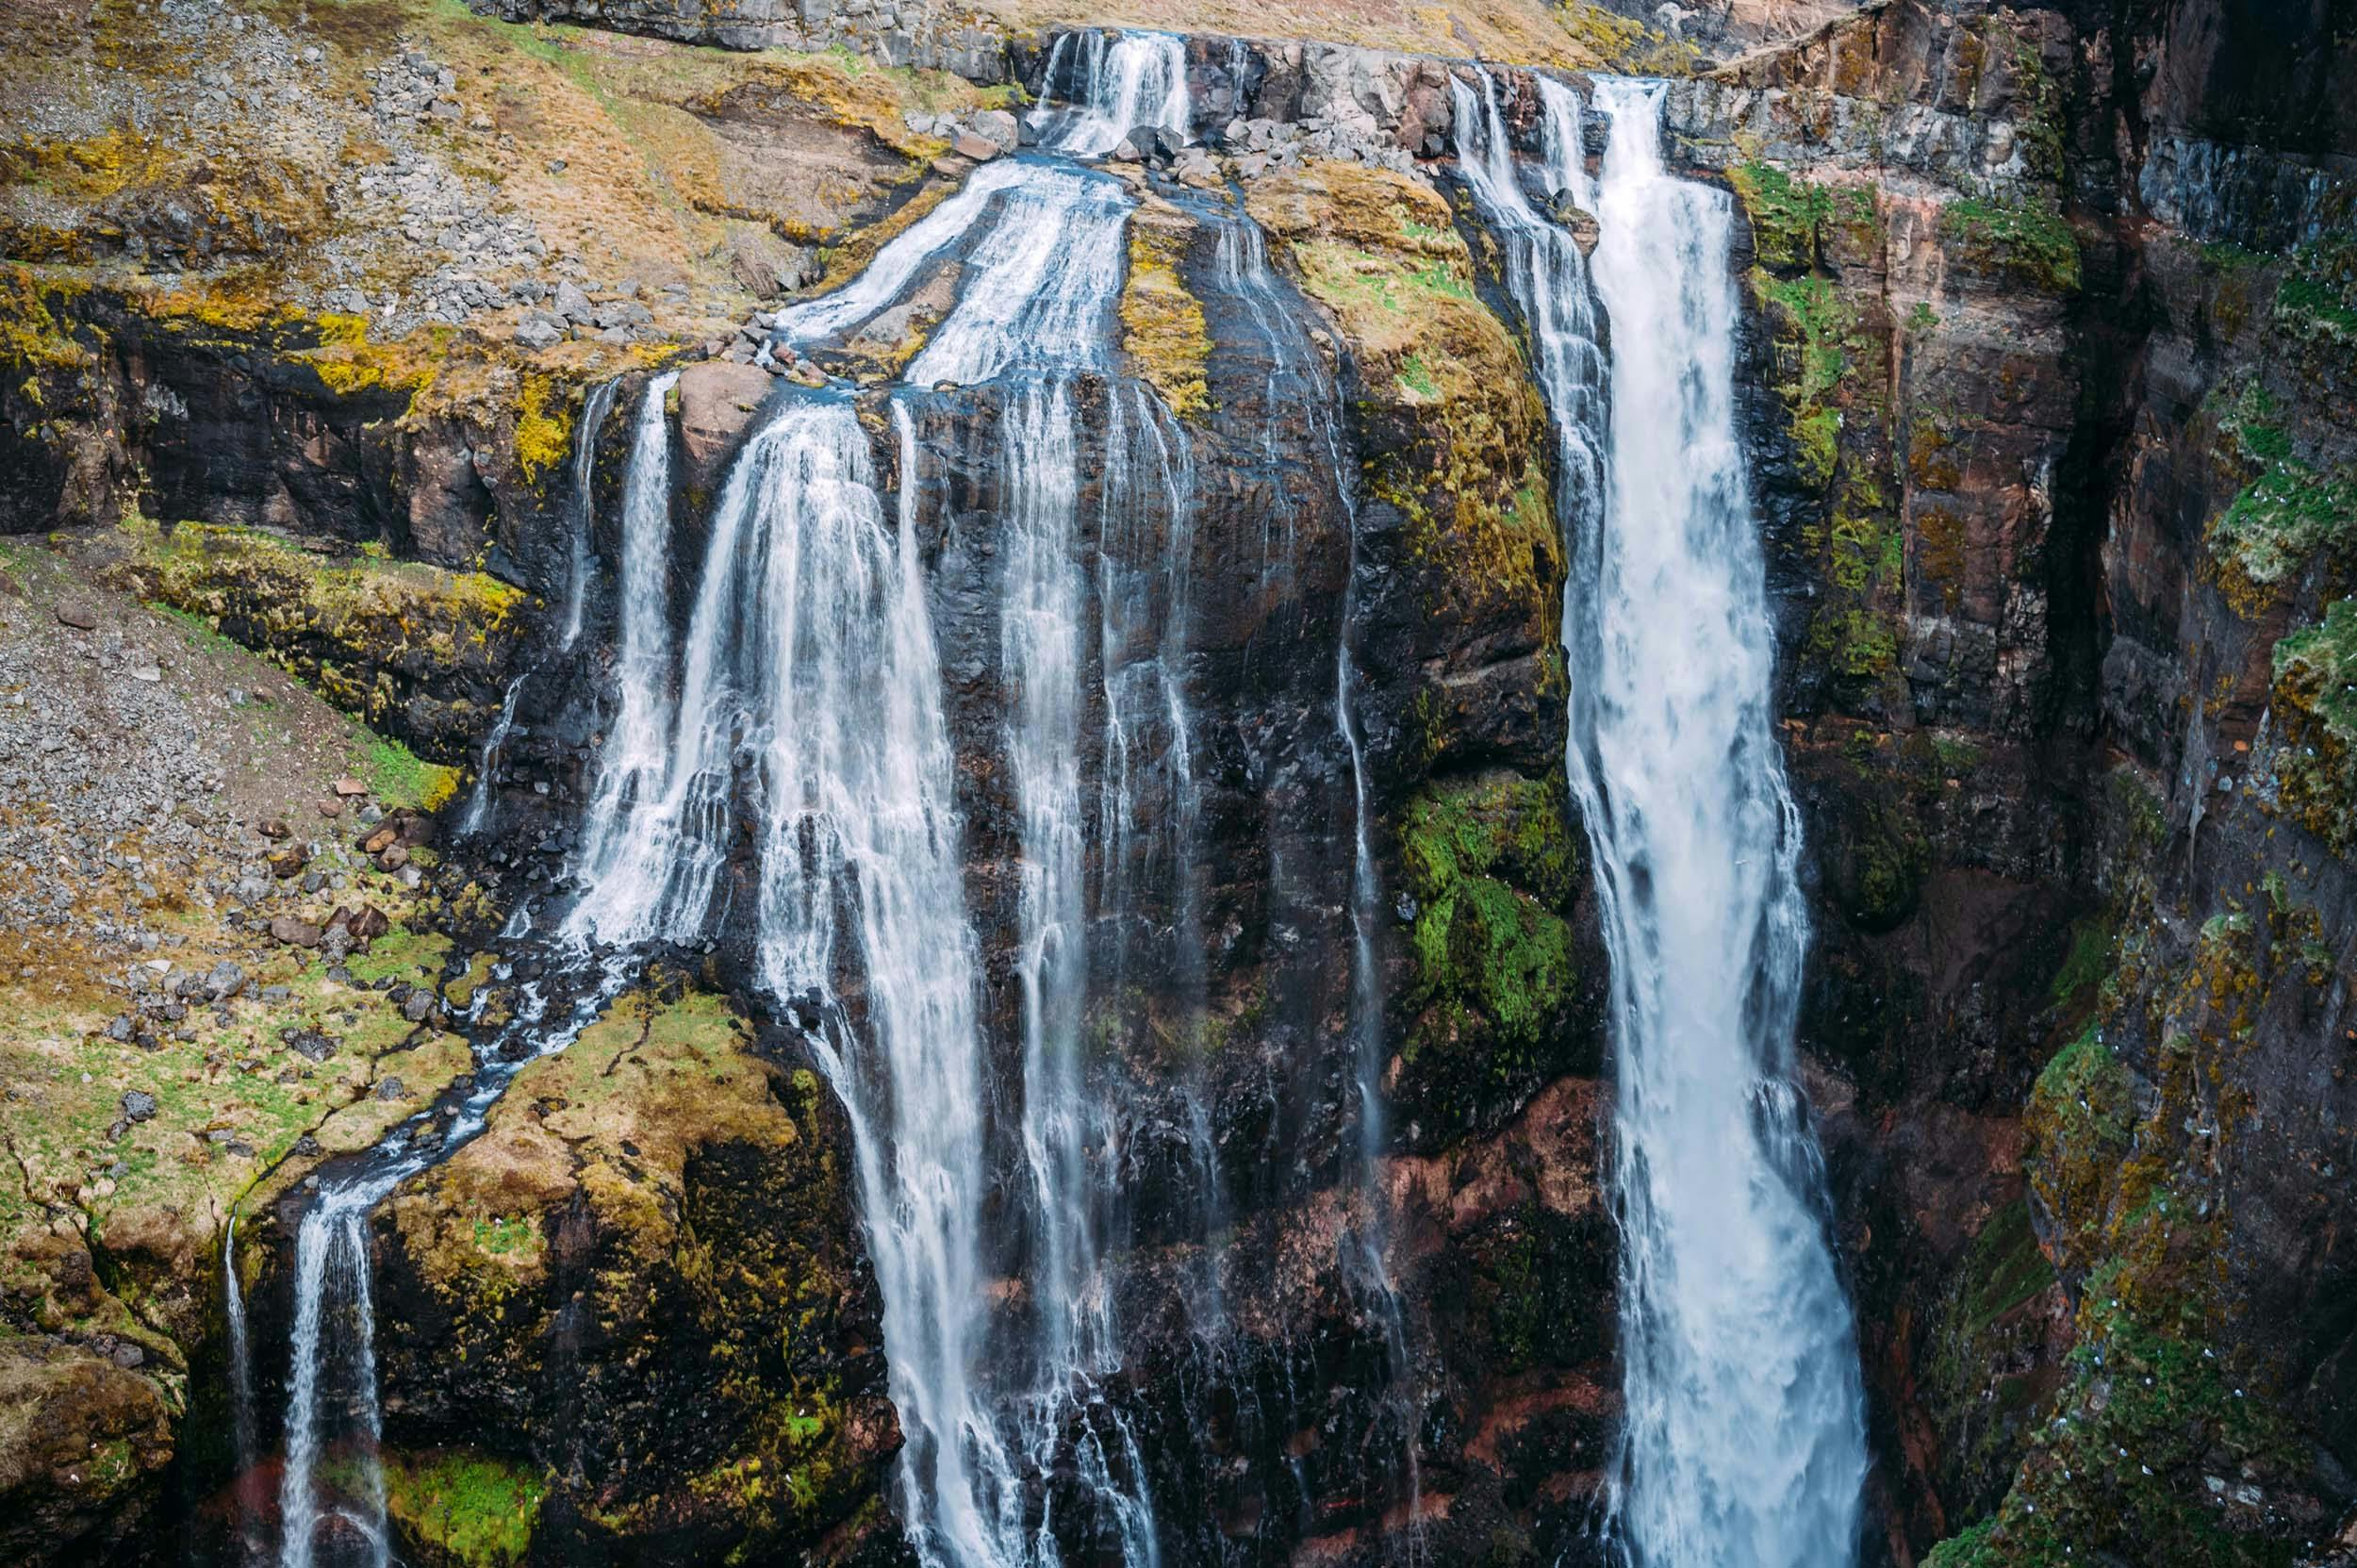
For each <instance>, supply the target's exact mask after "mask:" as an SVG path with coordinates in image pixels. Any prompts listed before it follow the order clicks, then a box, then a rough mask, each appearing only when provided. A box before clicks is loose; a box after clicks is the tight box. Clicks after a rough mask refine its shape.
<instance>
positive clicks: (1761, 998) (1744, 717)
mask: <svg viewBox="0 0 2357 1568" xmlns="http://www.w3.org/2000/svg"><path fill="white" fill-rule="evenodd" d="M1541 90H1542V91H1544V92H1545V94H1546V104H1545V107H1546V109H1547V114H1546V118H1545V122H1544V124H1545V131H1546V137H1545V140H1546V150H1547V153H1548V155H1549V157H1548V162H1549V168H1548V170H1547V172H1546V173H1547V176H1548V178H1549V181H1550V189H1551V190H1570V191H1571V192H1572V193H1573V195H1574V199H1575V200H1581V201H1583V202H1585V201H1586V200H1589V199H1592V201H1593V202H1594V204H1595V206H1596V209H1597V211H1596V215H1597V217H1598V219H1599V221H1600V224H1601V228H1602V239H1601V242H1600V244H1599V247H1598V250H1597V253H1596V256H1595V257H1594V263H1595V292H1596V294H1597V295H1598V296H1599V297H1600V298H1601V300H1602V303H1603V305H1604V306H1605V308H1606V310H1607V313H1608V316H1609V319H1610V322H1611V328H1612V341H1613V343H1614V345H1615V347H1616V351H1617V352H1615V353H1614V355H1612V358H1611V363H1610V366H1609V373H1608V377H1607V375H1606V373H1605V367H1604V366H1603V365H1602V364H1601V363H1600V362H1599V360H1598V358H1597V356H1596V355H1595V352H1594V340H1595V335H1594V331H1593V327H1592V323H1591V315H1590V305H1589V300H1588V293H1589V289H1588V280H1587V277H1586V275H1585V268H1584V265H1583V263H1582V260H1581V257H1580V256H1579V254H1578V250H1577V247H1576V245H1575V244H1574V242H1573V240H1572V239H1571V237H1570V235H1569V234H1568V233H1567V232H1566V231H1564V230H1562V229H1560V228H1559V227H1558V226H1557V225H1556V224H1554V223H1550V222H1548V221H1547V220H1546V219H1544V218H1542V217H1541V216H1540V215H1539V213H1538V211H1537V210H1536V208H1535V207H1534V206H1533V205H1532V204H1531V203H1530V202H1529V201H1528V200H1527V199H1526V198H1525V196H1524V195H1523V193H1522V190H1521V188H1520V184H1519V176H1518V173H1517V171H1516V170H1515V168H1514V165H1513V162H1512V158H1511V154H1510V151H1509V150H1508V147H1507V144H1506V139H1505V132H1504V129H1503V126H1502V124H1501V122H1500V117H1499V115H1498V113H1497V105H1496V95H1495V91H1494V89H1492V90H1491V91H1489V92H1488V93H1487V94H1486V95H1485V97H1484V99H1483V101H1481V102H1479V103H1475V102H1474V101H1473V94H1472V92H1471V91H1470V90H1467V89H1463V88H1462V87H1461V84H1460V91H1459V97H1458V107H1459V120H1458V124H1459V137H1460V143H1459V145H1460V151H1461V154H1462V160H1463V166H1464V171H1465V175H1466V178H1467V180H1468V182H1469V183H1470V184H1472V186H1473V187H1474V190H1475V195H1476V199H1477V200H1478V201H1479V203H1480V205H1481V207H1482V210H1483V214H1484V216H1485V217H1486V218H1487V219H1488V220H1489V221H1490V222H1491V223H1492V225H1493V226H1494V227H1496V228H1497V229H1498V230H1499V231H1500V234H1501V236H1502V238H1503V239H1505V240H1506V243H1507V249H1508V257H1509V266H1508V283H1509V286H1510V287H1511V288H1512V289H1513V290H1514V292H1515V295H1516V297H1517V300H1518V303H1520V304H1521V305H1522V307H1523V309H1524V312H1525V317H1526V318H1527V319H1528V321H1529V322H1530V326H1531V338H1532V342H1533V348H1534V354H1535V357H1536V359H1537V361H1538V369H1539V374H1540V379H1541V387H1542V389H1543V390H1544V391H1545V392H1546V394H1547V398H1548V404H1549V409H1550V415H1551V418H1552V419H1553V420H1554V421H1555V423H1556V425H1557V438H1558V456H1559V458H1560V462H1561V467H1562V469H1563V470H1564V485H1563V494H1562V498H1561V504H1562V507H1563V515H1564V520H1565V525H1566V528H1567V531H1568V533H1569V536H1570V537H1569V543H1570V545H1571V554H1572V562H1573V565H1572V572H1571V578H1570V586H1569V587H1568V589H1567V592H1566V604H1565V615H1564V628H1565V632H1564V635H1565V643H1566V647H1567V649H1568V651H1569V652H1570V655H1571V659H1570V667H1571V678H1572V680H1571V685H1572V698H1571V718H1572V723H1571V742H1570V750H1569V756H1568V761H1569V767H1570V774H1571V780H1572V788H1573V795H1574V801H1576V803H1577V804H1578V806H1579V808H1580V811H1581V814H1582V816H1583V817H1584V818H1585V821H1586V826H1587V830H1588V834H1589V840H1590V843H1591V848H1592V850H1593V852H1594V858H1595V863H1596V876H1597V886H1598V894H1599V898H1600V900H1601V902H1602V905H1603V909H1604V913H1605V920H1606V928H1607V932H1606V934H1607V942H1608V943H1609V945H1610V948H1611V951H1612V960H1613V986H1612V1025H1613V1036H1614V1041H1615V1044H1616V1047H1617V1050H1618V1072H1617V1092H1618V1106H1617V1114H1616V1123H1615V1130H1616V1134H1617V1150H1616V1155H1617V1158H1616V1168H1615V1177H1616V1181H1617V1187H1618V1197H1619V1203H1620V1219H1621V1230H1622V1246H1623V1261H1622V1272H1621V1287H1620V1296H1621V1320H1622V1329H1621V1332H1622V1340H1621V1348H1622V1357H1623V1394H1624V1401H1625V1413H1624V1429H1623V1435H1622V1454H1621V1462H1620V1466H1619V1474H1618V1476H1617V1477H1616V1485H1615V1495H1614V1498H1613V1505H1612V1521H1611V1533H1612V1537H1613V1540H1614V1542H1615V1544H1616V1546H1617V1548H1618V1549H1619V1551H1620V1552H1621V1554H1622V1555H1623V1557H1624V1559H1625V1560H1627V1561H1628V1562H1629V1563H1631V1564H1632V1565H1638V1568H1653V1565H1658V1568H1670V1565H1686V1564H1692V1563H1701V1562H1711V1563H1721V1564H1727V1565H1730V1568H1827V1565H1838V1564H1841V1563H1846V1562H1850V1561H1853V1560H1854V1557H1855V1551H1856V1543H1857V1531H1858V1506H1859V1494H1860V1487H1861V1485H1862V1483H1863V1479H1864V1475H1865V1439H1864V1432H1863V1424H1862V1401H1861V1395H1860V1386H1859V1377H1858V1368H1857V1353H1856V1347H1855V1344H1854V1329H1853V1324H1852V1321H1851V1316H1850V1310H1849V1305H1848V1302H1847V1300H1846V1299H1845V1298H1844V1296H1843V1294H1842V1290H1841V1285H1840V1281H1839V1279H1838V1276H1837V1274H1836V1272H1835V1268H1834V1262H1833V1257H1832V1253H1831V1250H1830V1247H1829V1245H1828V1242H1827V1237H1826V1233H1825V1231H1826V1228H1825V1217H1824V1213H1823V1191H1822V1177H1821V1171H1820V1169H1819V1164H1818V1157H1817V1152H1816V1147H1815V1144H1814V1140H1813V1136H1812V1134H1811V1131H1810V1128H1809V1124H1808V1114H1807V1109H1806V1106H1805V1104H1804V1103H1803V1102H1802V1101H1801V1099H1800V1097H1799V1095H1798V1093H1797V1091H1796V1090H1795V1089H1794V1087H1793V1086H1792V1083H1791V1081H1790V1076H1789V1075H1790V1070H1791V1051H1792V1027H1793V1015H1794V1010H1795V1006H1796V999H1797V996H1798V990H1799V982H1800V969H1801V959H1802V954H1803V949H1804V947H1805V939H1806V919H1805V909H1804V905H1803V901H1802V895H1801V891H1800V888H1799V885H1798V883H1797V881H1796V879H1795V876H1794V868H1795V864H1796V861H1797V858H1798V855H1799V852H1800V827H1799V818H1798V814H1797V813H1796V812H1795V810H1794V808H1793V805H1792V801H1791V798H1790V796H1789V794H1788V791H1787V789H1786V786H1785V782H1784V771H1783V763H1782V759H1781V756H1780V754H1779V752H1778V751H1777V748H1776V741H1775V735H1774V731H1773V727H1772V718H1773V710H1772V687H1771V676H1772V667H1773V660H1774V645H1773V641H1772V635H1771V630H1770V625H1769V620H1768V615H1767V608H1766V602H1765V599H1766V590H1765V583H1764V571H1763V568H1762V563H1761V560H1760V554H1759V549H1758V543H1757V540H1756V537H1755V534H1756V529H1757V524H1756V522H1755V519H1754V517H1753V514H1752V510H1751V505H1750V501H1749V496H1748V492H1747V489H1746V483H1747V482H1746V476H1745V474H1744V471H1743V466H1742V462H1741V455H1740V452H1739V447H1738V446H1737V443H1736V436H1735V415H1734V399H1733V388H1734V367H1733V348H1734V342H1735V337H1736V332H1737V327H1738V324H1739V317H1738V312H1737V305H1736V300H1735V294H1734V283H1733V280H1732V278H1731V277H1730V275H1729V272H1728V261H1727V257H1728V247H1729V241H1730V237H1731V224H1732V215H1731V212H1730V209H1729V206H1728V202H1727V198H1726V197H1725V195H1724V194H1723V193H1722V192H1719V191H1715V190H1710V189H1708V188H1706V187H1704V186H1700V185H1696V184H1693V183H1690V182H1687V181H1681V180H1677V179H1674V178H1673V177H1671V176H1670V175H1669V174H1668V173H1666V172H1665V171H1664V170H1663V168H1662V165H1661V160H1660V155H1659V150H1658V144H1659V138H1660V125H1659V119H1658V113H1659V99H1660V89H1659V87H1658V86H1657V85H1653V84H1644V83H1632V82H1607V83H1604V84H1601V85H1600V87H1599V100H1600V107H1602V108H1603V109H1604V110H1605V111H1606V112H1607V114H1608V115H1609V116H1610V120H1611V127H1612V129H1611V138H1610V146H1609V151H1608V152H1607V157H1606V160H1605V167H1604V175H1603V178H1602V181H1601V182H1600V184H1598V185H1597V186H1595V187H1594V188H1593V190H1592V192H1591V190H1590V188H1589V187H1588V184H1587V181H1586V178H1585V173H1584V169H1583V168H1582V166H1581V164H1580V161H1579V158H1578V150H1579V145H1580V141H1579V138H1578V136H1577V134H1576V126H1577V114H1578V108H1577V106H1576V104H1575V103H1574V101H1573V100H1572V98H1571V95H1570V93H1569V91H1567V90H1565V89H1564V88H1562V87H1561V86H1560V84H1556V83H1551V82H1550V83H1542V84H1541ZM1607 379H1608V382H1609V387H1608V407H1607V404H1605V403H1604V402H1603V401H1602V400H1603V399H1604V397H1605V396H1606V394H1607V388H1606V382H1607ZM1607 430H1608V432H1609V437H1608V442H1607V440H1605V439H1604V437H1605V433H1606V432H1607ZM1599 450H1608V452H1609V462H1608V464H1606V465H1604V466H1603V468H1602V469H1601V470H1599V468H1598V467H1597V465H1596V464H1595V462H1594V458H1593V454H1594V453H1596V452H1597V451H1599ZM1599 474H1601V478H1602V480H1603V484H1602V487H1601V488H1600V489H1599V488H1598V487H1597V485H1596V483H1595V478H1596V477H1597V476H1598V475H1599Z"/></svg>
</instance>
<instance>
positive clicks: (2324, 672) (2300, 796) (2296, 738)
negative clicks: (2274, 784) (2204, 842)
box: [2274, 598, 2357, 857]
mask: <svg viewBox="0 0 2357 1568" xmlns="http://www.w3.org/2000/svg"><path fill="white" fill-rule="evenodd" d="M2274 696H2275V706H2276V712H2277V713H2278V714H2279V715H2280V716H2281V718H2282V720H2283V733H2284V738H2285V740H2286V741H2287V742H2288V744H2287V745H2286V746H2285V747H2284V748H2283V751H2282V753H2281V761H2280V762H2279V764H2278V773H2279V776H2280V777H2281V779H2282V783H2283V803H2284V805H2285V806H2286V807H2288V808H2289V809H2290V810H2291V811H2292V812H2294V813H2295V814H2296V815H2298V816H2299V818H2300V820H2301V821H2302V822H2304V823H2305V824H2306V825H2307V827H2308V828H2309V830H2310V831H2311V832H2313V833H2315V834H2316V835H2317V836H2318V837H2320V838H2322V839H2323V840H2324V842H2325V843H2326V844H2328V845H2329V846H2331V847H2332V851H2333V852H2334V853H2335V854H2338V855H2341V856H2343V857H2349V856H2350V855H2352V854H2357V598H2352V599H2340V600H2335V601H2333V602H2332V604H2330V605H2328V606H2327V607H2326V609H2325V612H2324V619H2322V620H2321V621H2319V622H2318V623H2316V624H2315V625H2311V626H2305V627H2302V628H2301V629H2300V630H2299V631H2297V632H2294V633H2292V634H2291V635H2289V636H2287V637H2285V638H2283V640H2282V641H2281V642H2279V643H2277V644H2276V645H2275V688H2274Z"/></svg>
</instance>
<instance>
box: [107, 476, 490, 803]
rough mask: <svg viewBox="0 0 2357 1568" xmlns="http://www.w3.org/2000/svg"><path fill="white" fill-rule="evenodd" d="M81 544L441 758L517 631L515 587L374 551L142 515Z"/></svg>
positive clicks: (461, 752) (454, 747)
mask: <svg viewBox="0 0 2357 1568" xmlns="http://www.w3.org/2000/svg"><path fill="white" fill-rule="evenodd" d="M83 548H84V550H85V553H87V554H88V555H89V557H90V558H91V561H92V563H93V564H95V565H97V566H98V567H99V569H100V574H101V577H102V580H105V581H107V582H109V583H111V584H113V585H115V586H121V587H123V588H124V589H125V590H126V591H128V592H130V593H133V594H135V595H137V596H138V597H140V598H141V599H145V600H148V601H151V602H157V603H161V604H164V605H167V606H169V607H171V608H173V609H174V610H178V611H181V612H183V613H185V614H188V615H191V616H196V617H200V618H202V619H203V620H204V621H205V623H206V625H208V626H210V627H212V628H213V629H214V630H216V631H218V632H220V633H222V634H223V635H225V636H228V637H230V638H232V639H234V640H235V641H237V642H239V643H240V644H242V645H243V646H245V647H247V648H251V649H253V650H255V651H256V652H261V653H263V654H265V655H266V656H268V657H270V658H272V660H274V661H275V662H276V663H278V664H279V665H280V666H281V667H282V668H285V669H287V670H288V672H289V673H291V674H293V675H295V676H296V677H297V678H298V679H300V680H302V681H303V682H304V683H305V685H309V686H310V687H311V688H312V689H313V690H315V691H317V692H318V693H319V694H320V695H321V696H322V697H324V698H326V699H327V700H328V701H330V702H333V703H334V704H335V705H336V706H338V707H339V708H342V709H343V710H344V711H345V712H347V713H351V714H354V715H355V716H356V717H358V718H363V719H365V720H366V721H367V722H368V723H370V724H371V725H373V726H376V727H378V728H380V729H385V730H388V731H390V732H392V733H393V734H396V735H399V736H402V737H404V738H405V739H406V740H407V742H408V743H409V744H410V745H411V746H413V747H414V748H416V750H417V751H420V752H422V753H423V754H425V755H426V756H428V757H430V758H433V759H436V760H437V761H439V762H442V763H446V764H455V763H460V762H463V761H464V760H466V758H467V755H468V748H469V746H470V744H471V742H472V740H473V738H474V736H475V735H476V734H477V733H478V732H479V731H480V730H481V729H482V728H483V726H484V723H485V721H486V714H485V713H484V712H483V711H482V707H481V704H480V703H478V701H476V697H475V694H477V693H480V692H484V691H486V690H495V689H497V687H498V685H499V684H500V678H501V677H502V676H503V675H504V674H505V672H506V665H507V661H508V659H509V658H511V657H512V656H513V654H514V652H515V649H516V647H517V646H518V644H519V642H520V641H521V639H522V636H523V635H524V630H525V628H524V625H523V618H522V616H521V615H520V614H519V611H520V610H521V609H522V608H523V606H524V605H525V604H526V603H527V602H528V601H527V598H526V596H525V595H524V594H523V593H522V592H521V590H519V589H518V588H515V587H513V586H509V585H508V584H505V583H503V582H501V581H499V580H498V579H497V578H494V577H491V576H489V575H487V574H486V573H483V572H480V571H475V572H465V571H453V570H450V569H446V568H441V567H433V566H426V565H423V564H421V563H418V562H409V561H393V560H389V559H387V558H385V556H384V555H383V553H381V552H376V551H369V550H359V551H354V550H351V549H349V548H348V547H338V546H336V545H333V544H325V543H320V544H316V545H315V544H314V543H313V542H309V541H298V540H296V539H292V538H288V537H285V536H278V535H274V534H271V533H266V532H263V531H260V530H253V529H239V528H226V527H219V526H214V525H209V524H204V523H181V524H179V525H178V526H176V527H172V528H164V527H161V526H158V525H157V524H155V523H152V522H149V521H146V520H142V519H133V520H128V521H126V522H124V524H123V525H122V526H121V527H120V528H118V529H116V530H114V531H113V532H112V533H111V534H109V535H106V536H95V537H92V538H90V539H88V540H86V541H83ZM445 792H446V791H445Z"/></svg>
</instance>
